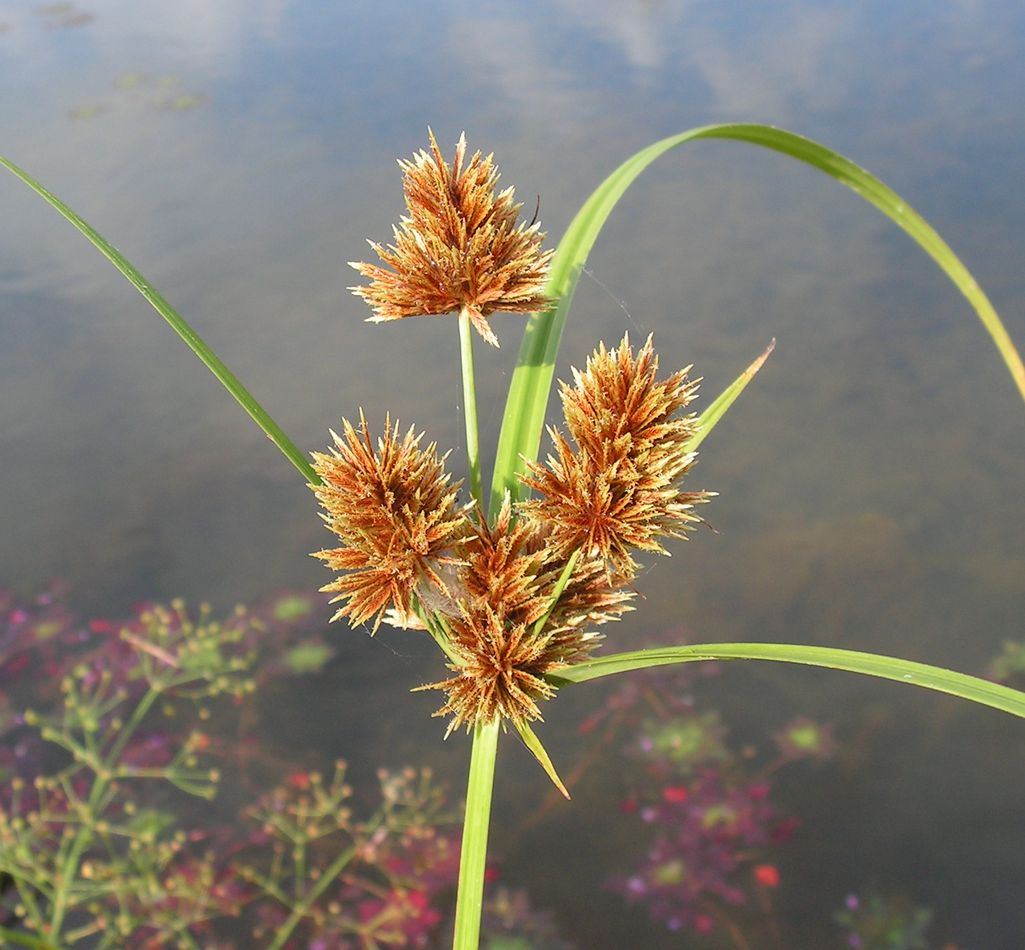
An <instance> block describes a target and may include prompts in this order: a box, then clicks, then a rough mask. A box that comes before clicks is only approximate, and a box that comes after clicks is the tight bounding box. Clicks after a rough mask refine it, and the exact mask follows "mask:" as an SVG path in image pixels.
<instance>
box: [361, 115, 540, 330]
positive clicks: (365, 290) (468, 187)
mask: <svg viewBox="0 0 1025 950" xmlns="http://www.w3.org/2000/svg"><path fill="white" fill-rule="evenodd" d="M427 134H428V136H429V138H430V151H429V152H426V151H423V150H421V151H419V152H417V153H416V154H415V155H414V156H413V158H412V159H411V160H409V161H401V160H400V161H399V167H400V168H401V169H402V174H403V182H402V187H403V191H404V192H405V198H406V208H407V209H408V212H409V213H408V215H405V216H403V217H402V218H400V219H399V225H398V227H395V228H393V229H392V231H393V235H394V238H393V239H394V242H395V243H394V244H389V245H388V246H386V247H385V246H382V245H380V244H377V243H375V242H373V241H371V242H369V243H370V246H371V247H372V248H373V249H374V251H375V252H376V253H377V255H378V257H380V259H381V261H382V263H383V264H384V265H385V266H383V267H382V266H380V265H377V264H367V263H356V262H353V263H352V266H353V267H354V268H355V269H356V270H357V271H359V273H360V274H362V275H363V276H364V277H367V278H369V280H370V283H369V284H368V285H366V286H362V287H352V288H350V289H351V290H352V291H353V292H354V293H355V294H356V295H357V296H359V297H362V298H363V299H364V300H365V301H366V302H367V303H368V304H370V306H371V307H372V308H373V310H374V316H373V317H370V318H369V319H370V321H371V322H379V321H383V320H400V319H402V318H403V317H417V316H430V315H433V314H443V313H451V312H453V311H457V310H462V309H465V310H466V311H467V313H468V315H469V317H470V320H471V321H472V323H473V326H474V327H475V329H476V330H477V332H478V333H480V335H481V336H482V337H484V339H485V340H487V341H488V342H489V343H491V344H493V345H494V346H498V338H497V337H496V336H495V334H494V332H493V331H492V329H491V326H490V324H489V323H488V321H487V319H486V318H487V315H488V314H490V313H494V312H495V311H496V310H510V311H516V312H520V313H530V312H533V311H535V310H540V309H542V308H544V307H545V306H547V304H548V303H549V302H550V301H549V299H548V297H546V296H545V294H544V285H545V280H546V279H547V275H548V265H549V262H550V261H551V257H552V253H553V252H552V251H542V250H541V242H542V241H543V240H544V233H543V232H542V231H541V230H540V225H539V224H531V225H529V226H525V225H524V224H522V223H520V224H517V223H516V219H517V217H518V215H519V211H520V208H521V207H522V205H520V204H517V203H516V202H515V201H514V199H513V189H512V188H506V189H505V190H503V191H501V192H499V193H498V194H496V193H495V188H496V185H497V183H498V178H499V174H498V169H497V168H495V165H494V162H493V160H492V156H491V155H488V156H487V157H486V158H482V157H481V153H480V152H479V151H477V152H474V154H473V155H472V156H471V157H470V160H469V161H468V162H466V164H465V168H464V167H463V166H464V161H465V157H466V136H465V135H461V136H460V137H459V143H458V144H457V145H456V152H455V158H454V159H453V162H452V165H451V166H450V165H449V164H448V163H447V162H446V161H445V159H444V158H443V157H442V154H441V150H440V149H439V148H438V143H437V141H436V140H435V138H434V133H433V132H431V130H430V129H428V130H427Z"/></svg>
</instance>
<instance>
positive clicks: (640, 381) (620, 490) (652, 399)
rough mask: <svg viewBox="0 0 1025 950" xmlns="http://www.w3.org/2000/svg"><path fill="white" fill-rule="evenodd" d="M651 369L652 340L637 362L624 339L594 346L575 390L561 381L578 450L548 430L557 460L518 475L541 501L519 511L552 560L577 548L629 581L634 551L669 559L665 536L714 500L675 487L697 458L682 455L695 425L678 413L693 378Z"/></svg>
mask: <svg viewBox="0 0 1025 950" xmlns="http://www.w3.org/2000/svg"><path fill="white" fill-rule="evenodd" d="M688 369H689V368H688ZM657 372H658V358H657V357H656V356H655V354H654V350H653V348H652V342H651V337H650V336H649V337H648V340H647V342H646V343H645V344H644V346H643V347H642V348H641V350H640V351H639V352H638V353H637V355H636V356H635V355H634V352H633V350H632V349H631V347H630V341H629V337H628V336H624V338H623V341H622V343H621V344H620V345H619V346H618V347H616V348H614V349H612V350H607V349H606V348H605V345H604V344H602V345H601V346H599V348H598V349H597V350H596V351H595V352H594V353H593V354H592V355H591V357H590V358H589V359H588V361H587V366H586V368H585V370H584V371H583V372H579V371H577V370H574V373H573V375H574V382H575V385H574V386H569V385H567V384H565V383H563V384H562V385H561V389H560V395H561V398H562V405H563V412H564V415H565V419H566V427H567V428H568V429H569V432H570V435H571V436H572V438H573V441H574V442H575V443H576V446H577V448H576V450H574V449H573V448H572V447H571V446H570V444H569V442H568V441H567V440H566V438H565V437H563V436H562V435H561V434H560V433H559V432H557V431H556V430H554V429H552V430H549V431H550V433H551V436H552V440H553V442H554V455H549V457H548V459H547V464H546V465H540V464H536V463H534V464H531V465H530V471H529V474H527V475H525V476H524V477H523V483H524V484H525V485H527V486H528V487H530V488H532V489H533V490H534V491H536V492H537V493H538V494H539V496H540V497H539V498H537V499H536V500H534V501H530V502H527V503H525V504H524V505H523V506H522V510H523V512H524V514H525V515H526V517H527V518H528V519H529V520H530V521H531V522H532V523H534V524H536V525H538V526H546V528H547V530H548V532H549V543H550V545H551V546H552V547H553V550H554V551H555V552H556V553H557V554H559V555H561V556H563V557H566V556H568V555H569V554H570V553H571V552H572V551H575V550H577V549H578V548H580V549H582V550H583V551H584V552H585V554H586V555H587V556H589V557H594V556H597V557H601V558H604V559H605V560H606V561H607V562H608V564H609V566H610V567H612V568H613V569H614V570H615V571H616V572H618V573H621V574H623V575H624V576H627V577H629V576H632V574H633V573H634V572H635V571H636V568H637V566H636V563H635V562H634V560H633V555H632V552H633V551H634V550H647V551H657V552H660V553H665V549H664V548H663V546H662V544H661V542H660V539H661V538H666V537H683V536H684V533H685V531H686V530H687V529H689V528H690V527H692V526H693V525H694V524H695V523H697V522H699V521H700V518H699V517H698V516H697V515H696V514H694V512H693V507H694V505H696V504H699V503H701V502H704V501H707V500H708V498H709V497H710V494H709V493H707V492H684V491H681V490H680V488H679V482H680V480H681V479H682V478H683V476H684V475H685V474H686V473H687V472H688V471H689V469H690V468H691V466H692V465H693V464H694V460H695V458H696V453H694V452H689V451H687V449H686V443H687V441H688V439H690V438H691V437H692V436H693V435H694V433H695V419H694V416H693V415H688V416H683V417H680V416H679V415H677V413H678V411H679V410H680V409H683V408H684V407H686V406H687V404H688V403H690V401H691V400H692V399H693V398H694V395H695V393H696V390H697V386H698V381H696V380H693V381H692V380H689V379H688V378H687V372H688V370H686V369H685V370H681V371H680V372H678V373H674V374H673V375H671V376H669V377H668V378H667V379H665V380H661V381H660V380H658V379H657V378H656V377H657Z"/></svg>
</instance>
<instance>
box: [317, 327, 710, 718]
mask: <svg viewBox="0 0 1025 950" xmlns="http://www.w3.org/2000/svg"><path fill="white" fill-rule="evenodd" d="M574 378H575V385H574V386H572V387H571V386H568V385H563V386H562V389H561V392H562V403H563V410H564V416H565V425H566V428H567V429H568V431H569V433H570V436H571V437H572V439H573V442H574V444H575V447H576V448H575V450H574V449H573V448H571V447H570V443H569V441H568V440H567V439H566V438H565V437H564V436H563V435H562V434H561V433H559V432H558V431H556V430H554V429H553V430H551V435H552V437H553V440H554V442H555V455H554V456H551V457H549V458H548V460H547V463H546V464H545V465H540V464H534V465H532V466H531V467H530V472H529V474H527V475H526V476H525V477H524V479H523V480H524V483H525V484H526V485H528V486H529V487H530V488H532V489H533V490H534V491H535V493H536V497H535V498H533V499H532V500H527V501H522V502H517V503H515V504H514V503H512V502H511V501H510V499H509V497H508V496H507V497H506V499H505V501H504V503H503V505H502V507H501V509H500V510H499V512H498V513H497V515H496V516H495V517H494V520H493V521H492V522H491V523H489V522H488V520H487V519H486V518H485V516H484V514H483V512H482V511H481V510H480V509H479V507H474V508H471V507H470V506H469V505H462V506H461V505H460V504H459V502H458V500H457V493H458V489H459V487H460V485H459V484H453V483H451V482H450V480H449V476H448V475H447V474H445V472H444V458H443V457H439V456H438V454H437V451H436V447H435V446H434V444H433V443H432V444H431V445H429V446H428V447H427V448H426V449H421V448H420V440H421V436H417V435H415V433H414V430H412V429H410V430H409V431H408V432H407V434H406V435H405V437H404V438H400V436H399V428H398V426H397V425H392V424H391V423H390V422H386V423H385V435H384V436H383V437H382V438H381V439H379V440H377V442H376V443H375V441H374V440H373V438H372V437H371V435H370V432H369V429H368V426H367V423H366V420H365V419H364V418H363V417H362V415H361V417H360V425H359V430H358V431H357V430H356V429H355V428H354V427H353V426H352V425H350V424H349V423H347V422H346V423H345V424H344V426H345V427H344V433H345V437H344V438H341V437H339V436H335V447H334V448H333V449H332V450H331V451H330V453H329V454H326V455H325V454H314V467H315V468H316V470H317V473H318V475H319V476H320V477H321V479H323V484H322V485H319V486H313V488H314V491H315V492H316V493H317V497H318V498H319V499H320V502H321V504H322V506H323V507H324V509H325V514H324V518H325V521H326V522H327V525H328V527H329V528H330V529H331V530H332V531H334V532H335V534H336V535H337V536H338V537H339V539H340V540H341V541H342V547H340V548H335V549H331V550H327V551H322V552H320V553H319V554H318V555H317V556H318V557H321V558H322V559H324V560H325V561H326V562H327V564H328V566H329V567H332V568H334V569H335V570H338V571H339V572H341V576H340V577H339V578H338V579H337V580H335V581H334V582H332V583H331V584H329V585H328V586H327V587H325V588H324V589H325V590H328V591H331V592H333V593H335V594H337V597H336V600H338V601H343V602H344V603H343V606H342V607H341V608H340V609H339V610H338V612H337V614H336V617H346V618H347V619H348V620H349V622H350V624H351V625H352V626H357V625H359V624H361V623H363V622H365V621H368V620H373V622H374V629H375V630H376V629H377V625H378V624H379V623H380V621H381V619H382V618H383V617H384V616H385V614H386V613H387V612H388V611H394V616H395V617H396V618H397V619H398V620H399V621H400V622H401V623H402V624H403V625H404V626H420V627H424V626H426V625H428V624H429V625H431V627H432V629H433V632H434V633H435V634H436V635H439V636H441V637H443V639H444V643H445V645H446V647H447V653H448V656H449V661H450V662H449V669H450V671H451V674H452V675H451V676H449V677H448V678H447V679H444V680H441V681H439V682H434V683H430V684H428V685H427V686H425V687H422V688H424V689H440V690H442V691H443V692H444V693H445V694H446V700H445V703H444V704H443V705H442V707H441V709H439V710H438V715H451V716H452V720H451V723H450V726H449V729H450V731H451V729H452V728H455V727H458V726H462V725H465V726H467V727H472V726H474V725H476V724H478V723H484V722H488V721H491V720H493V719H494V718H496V717H499V718H501V719H508V720H513V721H516V722H525V721H529V720H534V719H539V718H540V717H541V711H540V705H539V704H540V703H541V702H542V701H544V700H546V699H549V698H551V696H552V695H553V694H554V691H555V690H554V686H553V684H552V681H551V677H552V675H553V674H557V673H558V670H559V669H560V668H561V667H564V666H567V665H569V664H571V663H574V662H578V661H580V660H582V659H585V658H586V657H587V656H588V655H589V654H590V653H591V652H592V651H593V650H594V649H595V647H597V646H598V645H599V643H600V641H601V637H600V635H599V634H598V633H597V632H596V630H595V628H596V627H599V626H601V625H603V624H605V623H607V622H609V621H611V620H615V619H618V618H619V617H620V616H621V615H622V614H623V613H624V612H625V611H627V610H630V609H632V608H631V601H632V600H633V598H634V596H635V592H634V590H633V588H632V581H633V579H634V577H635V575H636V573H637V569H638V566H639V565H638V564H637V562H636V561H635V560H634V554H635V553H636V552H637V551H641V550H643V551H653V552H662V553H665V549H664V547H663V544H662V542H663V540H665V539H667V538H672V537H683V536H685V534H686V532H687V531H688V530H689V529H690V528H692V527H693V526H694V525H695V524H696V523H698V522H699V521H700V519H699V517H698V516H697V515H696V514H695V513H694V510H693V509H694V506H695V505H696V504H698V503H700V502H704V501H706V500H707V499H708V498H709V497H710V493H707V492H700V491H699V492H688V491H684V490H683V489H682V487H681V483H682V481H683V479H684V476H685V475H686V474H687V473H688V472H689V471H690V469H691V467H692V466H693V464H694V461H695V458H696V453H695V452H693V451H692V450H691V449H690V448H689V445H690V442H691V440H692V439H693V438H694V436H695V435H696V432H697V422H696V419H695V417H694V416H693V414H690V415H682V414H681V413H682V411H683V410H685V409H686V407H687V405H688V404H689V403H690V402H691V400H692V399H693V398H694V395H695V391H696V388H697V382H696V381H693V380H690V379H689V378H688V376H687V371H686V370H681V371H680V372H677V373H673V374H671V375H669V376H668V377H665V378H662V379H660V378H659V377H658V360H657V358H656V357H655V355H654V351H653V348H652V343H651V339H650V338H649V339H648V341H647V342H646V343H645V344H644V346H643V347H642V348H641V349H640V350H639V351H637V352H636V353H635V352H634V350H633V349H632V348H631V346H630V342H629V339H628V338H624V339H623V341H622V342H621V343H620V345H619V346H618V347H615V348H613V349H611V350H609V349H607V348H606V347H605V346H604V345H602V346H599V348H598V349H597V350H596V351H595V352H594V353H593V354H592V355H591V357H590V359H589V360H588V362H587V364H586V367H585V369H584V371H583V372H576V373H575V374H574Z"/></svg>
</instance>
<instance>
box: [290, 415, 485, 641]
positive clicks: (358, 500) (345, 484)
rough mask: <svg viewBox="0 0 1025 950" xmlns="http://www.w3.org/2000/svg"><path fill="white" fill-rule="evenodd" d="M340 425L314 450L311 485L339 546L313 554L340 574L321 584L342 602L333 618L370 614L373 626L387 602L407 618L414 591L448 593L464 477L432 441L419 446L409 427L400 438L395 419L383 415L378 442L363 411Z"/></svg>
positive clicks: (353, 619)
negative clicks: (455, 474) (455, 475)
mask: <svg viewBox="0 0 1025 950" xmlns="http://www.w3.org/2000/svg"><path fill="white" fill-rule="evenodd" d="M342 424H343V426H344V429H343V432H344V438H343V437H340V436H338V435H337V434H335V433H334V432H332V433H331V435H332V437H333V438H334V443H335V444H334V447H333V448H331V449H330V450H329V452H328V453H327V454H324V453H320V452H314V453H313V467H314V469H315V470H316V472H317V474H318V475H319V476H320V478H321V479H322V484H320V485H311V486H310V487H311V488H312V489H313V491H314V493H315V494H316V496H317V499H318V500H319V501H320V504H321V506H322V507H323V509H324V513H323V514H322V517H323V518H324V520H325V521H326V522H327V526H328V527H329V528H330V529H331V530H332V531H333V532H334V533H335V534H336V535H337V536H338V537H339V539H340V540H341V542H342V546H341V547H340V548H334V549H330V550H324V551H320V552H318V553H317V554H315V555H314V556H315V557H319V558H321V559H322V560H323V561H326V562H327V565H328V567H331V568H333V569H334V570H336V571H341V572H345V573H343V574H342V576H340V577H339V578H338V579H337V580H335V581H334V582H332V583H331V584H328V585H327V586H326V587H323V588H321V589H322V590H324V591H331V592H334V593H337V594H338V596H337V597H335V598H334V600H333V601H332V603H337V602H338V601H344V602H345V604H344V606H343V607H341V608H339V610H338V611H337V613H336V614H335V615H334V617H332V618H331V619H332V620H336V619H338V618H339V617H347V618H348V619H349V623H350V625H351V626H357V625H358V624H361V623H364V622H365V621H367V620H370V619H373V620H374V628H373V629H374V632H376V631H377V628H378V626H379V625H380V622H381V618H382V616H383V614H384V612H385V611H386V610H388V609H389V608H394V609H395V610H396V611H397V612H398V614H399V615H400V616H402V617H405V616H407V615H408V614H409V613H410V610H411V597H412V595H413V594H414V593H417V592H418V591H419V590H421V589H423V588H436V589H438V590H440V591H441V592H442V593H445V592H447V587H446V584H445V581H444V580H443V574H445V573H446V572H447V571H448V570H449V569H450V568H451V566H452V565H455V564H457V563H458V562H459V557H458V549H459V547H460V545H461V543H462V540H463V538H464V536H465V535H466V533H467V525H466V517H465V513H464V511H463V509H462V508H460V507H459V506H457V504H456V496H457V493H458V491H459V487H460V485H461V484H462V483H461V482H456V483H455V484H450V481H449V475H448V474H447V473H446V472H445V457H444V456H442V457H440V458H439V456H438V454H437V451H436V446H435V443H433V442H432V443H431V444H430V445H428V446H427V448H426V449H421V448H420V440H421V438H422V434H420V435H417V434H415V432H414V430H413V429H412V428H410V429H409V431H408V432H406V434H405V436H403V437H401V438H400V435H399V425H398V423H397V422H396V423H395V425H394V426H392V424H391V420H390V419H387V420H386V421H385V426H384V435H383V436H382V437H381V438H380V439H378V440H377V445H376V447H375V445H374V442H373V440H372V439H371V436H370V432H369V429H368V427H367V422H366V419H365V418H364V416H363V413H362V412H360V425H359V431H358V432H357V431H356V430H355V429H354V428H353V426H352V425H351V424H350V423H349V422H348V421H346V420H343V421H342Z"/></svg>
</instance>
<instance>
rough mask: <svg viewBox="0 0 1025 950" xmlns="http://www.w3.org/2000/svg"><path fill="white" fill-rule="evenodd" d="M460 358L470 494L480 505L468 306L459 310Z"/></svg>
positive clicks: (477, 441)
mask: <svg viewBox="0 0 1025 950" xmlns="http://www.w3.org/2000/svg"><path fill="white" fill-rule="evenodd" d="M459 359H460V361H461V362H462V364H463V416H464V417H465V419H466V458H467V467H468V468H469V470H470V494H471V495H472V496H473V500H474V501H475V502H477V504H478V505H482V504H483V499H484V496H483V494H482V489H481V477H480V442H479V440H478V437H477V388H476V386H475V385H474V382H473V330H472V328H471V326H470V314H469V311H468V310H467V309H466V307H463V309H462V310H460V311H459Z"/></svg>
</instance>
